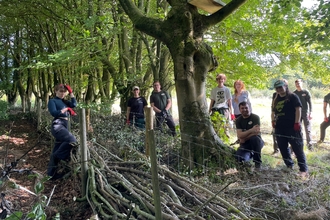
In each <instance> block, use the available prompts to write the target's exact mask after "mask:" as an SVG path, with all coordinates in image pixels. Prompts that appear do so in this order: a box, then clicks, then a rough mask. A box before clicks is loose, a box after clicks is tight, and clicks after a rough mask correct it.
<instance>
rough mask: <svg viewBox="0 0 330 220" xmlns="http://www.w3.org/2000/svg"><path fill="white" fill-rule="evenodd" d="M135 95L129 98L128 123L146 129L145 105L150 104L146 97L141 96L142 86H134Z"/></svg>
mask: <svg viewBox="0 0 330 220" xmlns="http://www.w3.org/2000/svg"><path fill="white" fill-rule="evenodd" d="M132 92H133V97H132V98H130V99H129V100H128V103H127V112H126V124H128V125H134V126H135V127H138V128H141V129H144V128H145V124H146V123H145V119H144V107H146V106H147V105H148V103H147V101H146V99H145V98H144V97H141V96H140V88H139V87H138V86H134V87H133V90H132Z"/></svg>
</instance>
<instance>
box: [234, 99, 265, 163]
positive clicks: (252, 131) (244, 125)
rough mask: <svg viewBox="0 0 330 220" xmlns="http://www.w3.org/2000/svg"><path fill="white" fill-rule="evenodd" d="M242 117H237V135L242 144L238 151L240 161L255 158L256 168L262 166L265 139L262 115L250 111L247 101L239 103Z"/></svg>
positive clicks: (237, 155)
mask: <svg viewBox="0 0 330 220" xmlns="http://www.w3.org/2000/svg"><path fill="white" fill-rule="evenodd" d="M238 106H239V110H240V113H241V117H238V118H237V119H236V129H237V137H238V138H239V140H240V146H239V148H238V149H237V152H236V159H237V160H238V162H248V161H250V159H251V158H253V162H254V164H255V168H256V169H260V167H261V163H262V161H261V149H262V148H263V146H264V141H263V140H262V138H261V134H260V117H259V116H258V115H256V114H253V113H251V112H250V107H249V104H248V103H247V102H241V103H239V105H238Z"/></svg>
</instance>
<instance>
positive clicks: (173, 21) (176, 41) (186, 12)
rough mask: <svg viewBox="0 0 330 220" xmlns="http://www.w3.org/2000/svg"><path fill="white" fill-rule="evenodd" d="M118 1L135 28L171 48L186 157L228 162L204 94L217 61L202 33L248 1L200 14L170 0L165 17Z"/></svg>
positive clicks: (238, 0) (124, 0)
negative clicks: (147, 14) (150, 14)
mask: <svg viewBox="0 0 330 220" xmlns="http://www.w3.org/2000/svg"><path fill="white" fill-rule="evenodd" d="M119 2H120V4H121V6H122V7H123V9H124V11H125V12H126V14H127V15H128V16H129V17H130V19H131V21H132V22H133V24H134V27H135V28H137V29H138V30H140V31H142V32H144V33H146V34H148V35H150V36H152V37H154V38H156V39H158V40H160V41H162V42H163V43H164V44H165V45H166V46H167V47H168V48H169V51H170V53H171V56H172V59H173V63H174V80H175V88H176V93H177V100H178V110H179V118H180V129H181V135H182V137H181V138H182V149H183V154H184V155H183V156H184V157H186V158H190V161H194V162H196V163H197V164H204V163H205V159H206V158H205V155H209V156H210V157H211V156H213V155H220V158H217V159H218V160H219V161H220V162H222V165H225V164H226V163H225V162H224V161H226V160H225V158H226V157H227V156H228V154H226V153H225V152H227V151H228V148H226V147H225V146H224V144H223V142H222V141H221V140H220V138H219V137H218V136H217V135H216V133H215V131H214V129H213V127H212V124H211V122H210V117H209V113H208V105H207V101H206V94H205V83H206V82H205V81H206V76H207V74H208V72H210V71H212V70H214V69H215V68H216V65H217V62H216V60H215V59H214V56H213V53H212V49H211V47H210V46H208V45H207V44H206V43H205V42H204V40H203V35H204V33H205V32H206V31H207V30H208V29H209V28H210V27H212V26H214V25H215V24H217V23H219V22H221V21H222V20H224V19H225V18H226V17H227V16H228V15H230V14H231V13H232V12H234V11H235V9H237V8H238V7H240V6H241V5H242V4H243V3H244V2H246V0H233V1H231V2H230V3H229V4H227V5H226V6H224V7H223V8H222V9H220V10H219V11H217V12H216V13H214V14H212V15H203V14H201V13H199V11H198V9H197V8H196V7H195V6H193V5H191V4H189V3H187V0H167V2H168V4H169V5H170V6H171V9H170V11H169V13H168V14H167V16H166V18H165V19H164V20H160V19H154V18H151V17H146V16H145V15H144V13H143V12H142V11H140V10H139V9H138V8H137V7H136V5H135V4H134V3H133V1H131V0H119ZM215 150H217V151H215ZM219 150H220V154H219V153H218V152H219ZM214 152H217V153H216V154H214ZM203 155H204V156H203ZM206 161H207V160H206ZM190 166H193V164H190Z"/></svg>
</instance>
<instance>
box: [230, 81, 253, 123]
mask: <svg viewBox="0 0 330 220" xmlns="http://www.w3.org/2000/svg"><path fill="white" fill-rule="evenodd" d="M234 90H235V92H234V94H233V96H232V105H233V109H234V115H235V118H238V117H239V116H240V115H241V112H240V109H239V103H241V102H246V103H247V104H248V105H249V111H250V112H252V105H251V96H250V93H249V92H248V91H246V90H245V85H244V83H243V81H241V80H236V81H235V82H234Z"/></svg>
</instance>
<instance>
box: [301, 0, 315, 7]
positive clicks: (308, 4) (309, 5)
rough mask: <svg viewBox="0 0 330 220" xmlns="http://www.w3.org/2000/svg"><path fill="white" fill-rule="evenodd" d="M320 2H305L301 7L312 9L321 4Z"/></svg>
mask: <svg viewBox="0 0 330 220" xmlns="http://www.w3.org/2000/svg"><path fill="white" fill-rule="evenodd" d="M319 2H320V1H318V0H303V1H302V3H301V5H302V6H303V7H305V8H311V7H313V6H314V5H316V4H319Z"/></svg>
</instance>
